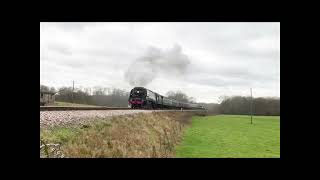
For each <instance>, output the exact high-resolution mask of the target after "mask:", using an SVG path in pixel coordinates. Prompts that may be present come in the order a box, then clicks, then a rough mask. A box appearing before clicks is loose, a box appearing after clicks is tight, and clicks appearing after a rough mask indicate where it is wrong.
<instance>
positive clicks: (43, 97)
mask: <svg viewBox="0 0 320 180" xmlns="http://www.w3.org/2000/svg"><path fill="white" fill-rule="evenodd" d="M55 94H56V93H55V92H50V91H40V106H46V105H52V104H54V100H55Z"/></svg>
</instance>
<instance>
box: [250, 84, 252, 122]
mask: <svg viewBox="0 0 320 180" xmlns="http://www.w3.org/2000/svg"><path fill="white" fill-rule="evenodd" d="M250 93H251V108H250V109H251V110H250V111H251V124H252V88H250Z"/></svg>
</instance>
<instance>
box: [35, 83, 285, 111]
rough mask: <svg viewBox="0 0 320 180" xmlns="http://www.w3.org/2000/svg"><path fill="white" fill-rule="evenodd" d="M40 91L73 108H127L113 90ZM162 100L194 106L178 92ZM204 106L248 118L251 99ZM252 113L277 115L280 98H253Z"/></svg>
mask: <svg viewBox="0 0 320 180" xmlns="http://www.w3.org/2000/svg"><path fill="white" fill-rule="evenodd" d="M40 90H41V91H53V92H56V93H57V94H56V97H55V99H56V101H62V102H71V103H77V104H88V105H97V106H110V107H112V106H113V107H127V106H128V98H129V92H127V91H125V90H122V89H117V88H102V87H96V88H94V89H93V91H92V92H91V89H88V88H87V89H79V88H78V89H75V90H74V91H73V89H72V87H61V88H59V89H58V90H56V89H55V88H54V87H48V86H45V85H40ZM166 96H167V97H168V98H171V99H175V100H177V101H181V102H187V103H196V101H195V98H193V97H189V96H187V95H186V94H185V93H183V92H181V91H169V92H167V93H166ZM199 104H201V105H202V106H204V107H205V108H206V109H207V111H208V113H210V114H239V115H249V114H250V113H251V97H244V96H231V97H228V96H224V97H221V103H199ZM252 110H253V114H254V115H273V116H279V115H280V98H267V97H265V98H262V97H259V98H253V99H252Z"/></svg>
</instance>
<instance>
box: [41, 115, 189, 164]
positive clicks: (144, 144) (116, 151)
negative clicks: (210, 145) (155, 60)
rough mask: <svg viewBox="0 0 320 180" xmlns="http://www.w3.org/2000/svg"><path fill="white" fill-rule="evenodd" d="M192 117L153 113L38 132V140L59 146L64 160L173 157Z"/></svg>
mask: <svg viewBox="0 0 320 180" xmlns="http://www.w3.org/2000/svg"><path fill="white" fill-rule="evenodd" d="M192 115H193V114H192V113H188V112H153V113H150V114H144V113H140V114H135V115H126V116H118V117H112V118H109V119H99V120H97V121H95V122H94V123H90V124H88V125H85V126H82V127H69V128H66V127H61V129H60V130H59V128H55V129H51V130H50V129H46V130H42V132H41V139H42V140H43V141H46V142H48V141H51V142H48V143H61V151H62V153H63V154H64V156H65V157H79V158H89V157H90V158H91V157H95V158H99V157H117V158H118V157H120V158H121V157H132V158H153V157H154V158H157V157H174V156H175V154H174V147H175V145H177V144H178V143H179V141H180V139H181V136H182V132H183V129H184V127H185V126H186V125H187V124H188V122H189V120H190V118H191V116H192ZM62 129H63V130H62ZM61 130H62V131H61ZM64 134H66V135H64Z"/></svg>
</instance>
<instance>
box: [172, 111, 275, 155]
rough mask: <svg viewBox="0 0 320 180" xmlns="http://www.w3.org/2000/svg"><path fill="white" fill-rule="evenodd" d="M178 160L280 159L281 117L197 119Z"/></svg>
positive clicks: (239, 116) (190, 128)
mask: <svg viewBox="0 0 320 180" xmlns="http://www.w3.org/2000/svg"><path fill="white" fill-rule="evenodd" d="M176 155H177V157H195V158H207V157H208V158H260V157H275V158H279V157H280V117H279V116H254V117H253V124H250V116H242V115H218V116H206V117H200V116H194V117H193V118H192V125H191V127H189V128H188V129H186V131H185V134H184V137H183V141H182V143H181V144H180V145H179V146H177V147H176Z"/></svg>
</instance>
